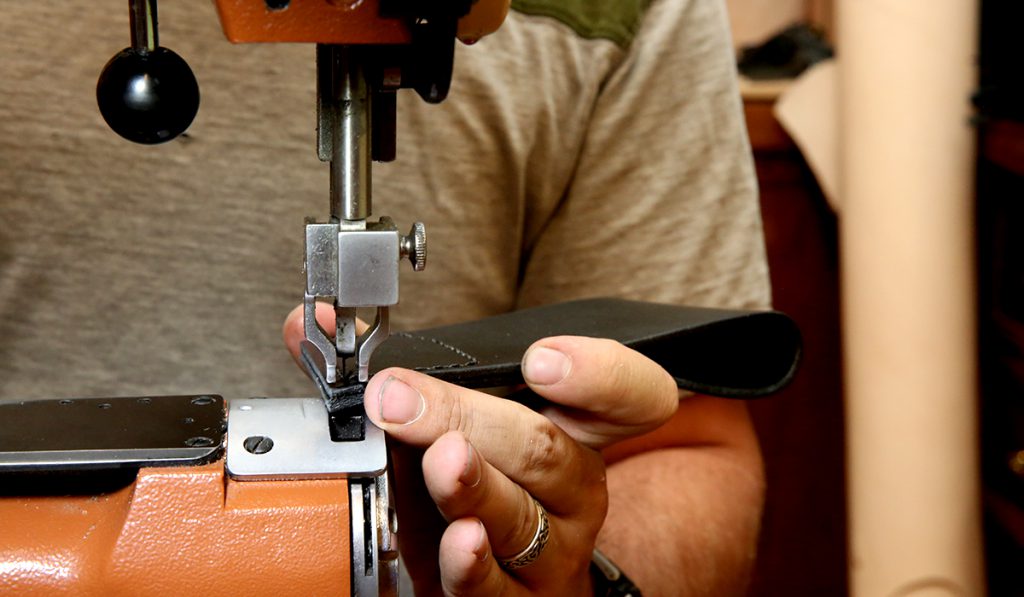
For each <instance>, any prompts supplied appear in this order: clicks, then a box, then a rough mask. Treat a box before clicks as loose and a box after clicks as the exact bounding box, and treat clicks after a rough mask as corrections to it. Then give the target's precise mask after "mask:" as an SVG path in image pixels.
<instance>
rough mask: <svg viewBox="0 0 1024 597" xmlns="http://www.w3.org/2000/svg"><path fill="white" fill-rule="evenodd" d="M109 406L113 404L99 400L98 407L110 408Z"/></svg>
mask: <svg viewBox="0 0 1024 597" xmlns="http://www.w3.org/2000/svg"><path fill="white" fill-rule="evenodd" d="M111 406H113V405H112V404H110V403H109V402H101V403H100V404H99V407H100V408H102V409H108V408H110V407H111Z"/></svg>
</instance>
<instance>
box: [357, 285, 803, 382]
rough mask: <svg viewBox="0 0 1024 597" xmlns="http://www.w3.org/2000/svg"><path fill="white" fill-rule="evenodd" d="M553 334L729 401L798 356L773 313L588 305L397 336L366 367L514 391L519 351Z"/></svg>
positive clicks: (793, 333)
mask: <svg viewBox="0 0 1024 597" xmlns="http://www.w3.org/2000/svg"><path fill="white" fill-rule="evenodd" d="M559 335H574V336H590V337H600V338H610V339H612V340H617V341H619V342H621V343H622V344H625V345H626V346H629V347H631V348H633V349H635V350H637V351H639V352H641V353H643V354H645V355H647V356H648V357H650V358H651V359H653V360H654V361H656V362H657V363H658V364H660V365H661V366H662V367H664V368H665V369H666V370H667V371H668V372H669V373H670V374H671V375H672V376H673V377H674V378H675V380H676V383H677V384H678V385H679V387H680V388H683V389H687V390H692V391H694V392H698V393H701V394H710V395H713V396H722V397H727V398H754V397H758V396H764V395H767V394H771V393H773V392H775V391H777V390H779V389H780V388H782V387H783V386H785V385H786V384H787V383H788V382H789V381H790V379H792V377H793V374H794V373H795V372H796V367H797V363H798V361H799V358H800V348H801V344H800V332H799V330H798V329H797V327H796V324H795V323H793V321H792V320H791V319H790V318H789V317H787V316H786V315H783V314H782V313H778V312H775V311H762V312H752V311H733V310H720V309H704V308H697V307H679V306H675V305H663V304H656V303H644V302H636V301H626V300H620V299H587V300H580V301H572V302H568V303H560V304H556V305H547V306H543V307H535V308H532V309H524V310H522V311H516V312H513V313H508V314H504V315H498V316H495V317H488V318H486V319H482V320H479V321H473V322H469V323H460V324H455V325H449V326H443V327H437V328H432V329H428V330H423V331H420V332H412V333H405V332H400V333H396V334H393V335H392V336H391V337H390V338H389V339H388V340H387V341H386V342H384V344H382V345H381V346H380V347H379V348H378V349H377V350H376V352H375V353H374V355H373V358H372V360H371V363H370V369H371V373H375V372H377V371H380V370H381V369H384V368H387V367H393V366H398V367H405V368H409V369H415V370H417V371H422V372H424V373H427V374H429V375H432V376H434V377H437V378H439V379H443V380H445V381H450V382H453V383H456V384H459V385H461V386H465V387H476V388H480V387H498V386H512V385H516V384H519V383H522V382H523V377H522V372H521V370H520V361H521V359H522V357H523V354H524V353H525V352H526V349H527V348H529V346H530V345H531V344H532V343H533V342H535V341H536V340H539V339H541V338H545V337H548V336H559Z"/></svg>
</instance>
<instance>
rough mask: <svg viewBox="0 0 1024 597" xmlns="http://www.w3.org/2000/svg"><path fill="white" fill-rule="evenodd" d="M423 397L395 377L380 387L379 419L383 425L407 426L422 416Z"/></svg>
mask: <svg viewBox="0 0 1024 597" xmlns="http://www.w3.org/2000/svg"><path fill="white" fill-rule="evenodd" d="M424 406H425V404H424V401H423V395H422V394H420V393H419V392H417V391H416V390H415V389H414V388H413V387H412V386H409V385H408V384H406V383H405V382H403V381H402V380H400V379H398V378H397V377H389V378H387V379H386V380H384V384H383V385H382V386H381V387H380V418H381V420H382V421H384V422H385V423H396V424H399V425H408V424H409V423H412V422H413V421H415V420H416V419H418V418H420V415H422V414H423V408H424Z"/></svg>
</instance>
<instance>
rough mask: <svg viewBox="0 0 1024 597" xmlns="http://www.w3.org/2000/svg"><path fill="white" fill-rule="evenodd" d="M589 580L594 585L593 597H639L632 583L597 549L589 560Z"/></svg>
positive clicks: (637, 589) (638, 592) (638, 590)
mask: <svg viewBox="0 0 1024 597" xmlns="http://www.w3.org/2000/svg"><path fill="white" fill-rule="evenodd" d="M590 578H591V579H592V580H593V583H594V597H641V595H640V589H639V588H637V586H636V585H635V584H633V581H632V580H630V579H629V577H628V576H626V574H625V573H624V572H622V570H620V569H619V567H618V566H616V565H615V563H614V562H612V561H611V560H609V559H608V556H606V555H604V554H603V553H601V552H600V551H599V550H597V549H594V557H593V558H592V559H591V560H590Z"/></svg>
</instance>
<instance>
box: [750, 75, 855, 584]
mask: <svg viewBox="0 0 1024 597" xmlns="http://www.w3.org/2000/svg"><path fill="white" fill-rule="evenodd" d="M760 90H761V91H760V92H759V91H758V90H756V89H745V90H744V91H745V93H744V96H745V98H747V99H745V102H744V104H745V105H744V107H745V111H746V117H747V127H748V130H749V132H750V139H751V145H752V146H753V150H754V159H755V164H756V167H757V176H758V181H759V184H760V187H761V209H762V213H763V217H764V227H765V237H766V243H767V247H768V261H769V266H770V267H771V277H772V285H773V295H774V303H775V308H776V309H779V310H781V311H784V312H786V313H788V314H789V315H790V316H792V317H793V318H794V319H795V320H796V322H797V324H798V325H799V326H800V329H801V332H802V333H803V337H804V358H803V363H802V365H801V370H800V372H799V373H798V374H797V376H796V378H795V380H794V381H793V384H792V385H791V386H790V387H789V388H787V389H786V390H784V391H783V392H782V393H780V394H779V395H777V396H774V397H773V398H771V399H769V400H764V401H761V402H753V403H751V412H752V413H753V417H754V422H755V425H756V427H757V430H758V434H759V437H760V440H761V449H762V451H763V453H764V459H765V470H766V476H767V483H768V490H767V498H766V503H765V515H764V521H763V527H762V533H761V545H760V550H759V554H758V563H757V568H756V570H755V574H754V579H753V584H752V586H751V591H750V594H751V595H752V596H756V597H769V596H772V597H774V596H778V595H800V596H816V595H821V596H826V595H827V596H830V597H841V596H843V595H846V594H847V571H846V565H847V564H846V502H845V493H846V486H845V480H844V458H843V444H844V427H843V401H842V381H841V365H840V342H839V292H838V255H837V238H836V218H835V215H834V214H833V213H832V212H831V211H830V209H829V208H828V206H827V204H826V201H825V198H824V197H823V196H822V194H821V191H820V189H819V188H818V185H817V183H816V182H815V181H814V177H813V176H812V175H811V173H810V170H809V169H808V167H807V164H806V163H805V161H804V159H803V157H802V156H801V154H800V152H799V150H798V149H797V148H796V146H795V145H794V144H793V142H792V140H791V139H790V138H789V136H788V135H787V134H786V132H785V131H784V130H783V129H782V127H781V126H780V125H779V124H778V123H777V122H776V120H775V118H774V116H773V115H772V104H773V99H772V96H773V93H771V92H767V93H765V92H764V90H765V89H764V87H761V88H760Z"/></svg>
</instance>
